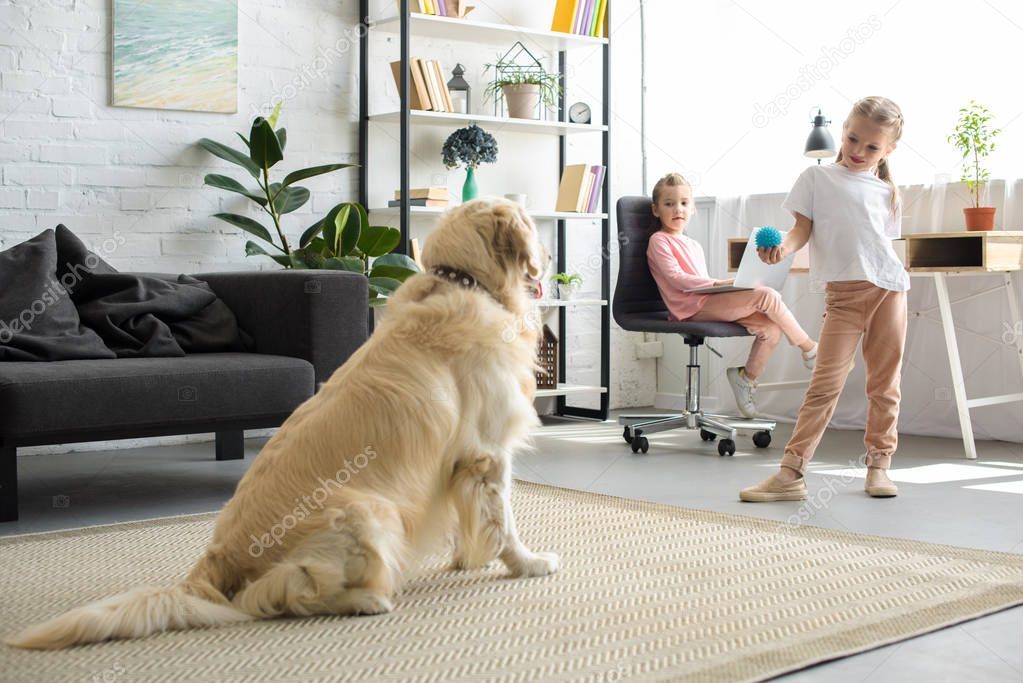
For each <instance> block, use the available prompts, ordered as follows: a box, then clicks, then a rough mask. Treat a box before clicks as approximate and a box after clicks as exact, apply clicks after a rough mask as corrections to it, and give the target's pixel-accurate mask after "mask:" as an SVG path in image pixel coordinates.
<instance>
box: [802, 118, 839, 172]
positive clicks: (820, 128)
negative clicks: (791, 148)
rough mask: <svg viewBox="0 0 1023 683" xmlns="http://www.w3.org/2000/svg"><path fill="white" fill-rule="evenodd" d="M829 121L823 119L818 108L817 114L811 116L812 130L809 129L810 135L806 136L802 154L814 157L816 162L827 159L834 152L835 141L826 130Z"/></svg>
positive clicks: (833, 154)
mask: <svg viewBox="0 0 1023 683" xmlns="http://www.w3.org/2000/svg"><path fill="white" fill-rule="evenodd" d="M829 123H831V121H829V120H827V119H825V118H824V114H823V113H822V112H821V110H820V109H818V110H817V116H815V117H813V130H811V131H810V136H809V137H808V138H806V148H805V149H804V150H803V155H804V156H808V157H810V158H811V159H816V160H817V163H818V164H820V163H821V159H827V158H828V157H833V156H835V154H836V151H835V141H834V140H833V139H832V137H831V133H829V132H828V124H829Z"/></svg>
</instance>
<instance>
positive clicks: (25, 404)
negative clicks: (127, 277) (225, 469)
mask: <svg viewBox="0 0 1023 683" xmlns="http://www.w3.org/2000/svg"><path fill="white" fill-rule="evenodd" d="M314 386H315V385H314V382H313V366H312V365H311V364H310V363H309V362H308V361H305V360H302V359H299V358H289V357H285V356H271V355H262V354H250V353H213V354H191V355H188V356H185V357H183V358H118V359H109V360H76V361H61V362H59V363H0V406H2V410H0V434H2V435H4V439H5V440H7V441H11V442H13V441H16V440H18V439H26V438H29V437H33V436H35V437H39V436H45V435H53V437H54V438H59V437H61V436H62V435H69V434H74V435H80V436H78V437H76V438H78V440H83V441H84V440H88V438H87V436H86V435H87V434H88V432H90V431H97V432H101V431H103V430H106V429H114V428H116V429H131V428H136V429H139V430H143V429H152V428H158V427H168V428H170V427H175V426H177V425H183V426H185V427H187V426H188V425H191V424H196V423H209V422H212V421H230V420H233V419H236V420H241V419H254V418H258V417H260V416H266V417H268V418H269V417H274V418H278V419H279V418H280V417H281V416H283V415H287V414H288V413H290V412H291V411H292V410H294V409H295V408H296V407H297V406H298V405H299V404H300V403H302V401H304V400H306V399H307V398H309V397H310V396H312V395H313V391H314ZM181 431H182V433H187V432H189V429H187V428H185V429H182V430H181ZM192 431H194V430H192ZM55 442H56V441H55Z"/></svg>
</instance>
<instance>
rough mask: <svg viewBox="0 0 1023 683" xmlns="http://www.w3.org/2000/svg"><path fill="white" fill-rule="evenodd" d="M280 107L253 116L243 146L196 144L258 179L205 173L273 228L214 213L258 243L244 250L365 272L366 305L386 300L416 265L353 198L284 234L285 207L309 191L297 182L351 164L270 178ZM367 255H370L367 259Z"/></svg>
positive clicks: (294, 263)
mask: <svg viewBox="0 0 1023 683" xmlns="http://www.w3.org/2000/svg"><path fill="white" fill-rule="evenodd" d="M279 113H280V105H278V106H277V107H276V108H275V109H274V111H273V113H272V114H271V115H270V116H269V117H268V118H263V117H262V116H258V117H256V119H255V120H254V121H253V122H252V127H251V129H250V130H249V136H248V137H245V136H244V135H242V134H241V133H238V137H239V138H240V139H241V141H242V142H243V143H244V145H245V150H244V151H242V150H238V149H235V148H233V147H229V146H227V145H225V144H222V143H219V142H216V141H215V140H210V139H209V138H203V139H201V140H199V145H200V146H201V147H202V148H203V149H205V150H206V151H208V152H209V153H210V154H213V155H214V156H216V157H220V158H221V159H224V160H225V161H229V162H231V163H233V164H237V165H238V166H241V167H242V168H243V169H245V170H246V171H247V172H248V174H249V175H250V176H252V178H253V179H254V180H255V182H256V185H257V189H255V190H253V189H251V188H249V187H247V186H245V185H243V184H242V183H241V182H239V181H237V180H235V179H234V178H231V177H230V176H226V175H221V174H218V173H210V174H207V175H206V177H205V184H206V185H209V186H210V187H215V188H218V189H221V190H227V191H228V192H233V193H235V194H239V195H242V196H243V197H247V198H248V199H250V200H251V201H252V202H254V203H255V204H257V205H258V206H259V208H260V209H262V211H263V212H264V213H266V214H267V215H268V216H269V217H270V220H271V222H272V224H273V232H271V231H270V229H268V228H267V227H266V226H265V225H263V223H261V222H259V221H257V220H256V219H254V218H250V217H249V216H244V215H241V214H237V213H226V212H221V213H215V214H213V217H214V218H218V219H220V220H222V221H224V222H226V223H230V224H231V225H233V226H235V227H237V228H241V229H242V230H244V231H245V232H247V233H249V234H251V235H253V236H255V237H258V238H259V239H260V240H261V241H262V243H263V244H266V245H267V246H268V247H269V248H270V251H267V249H266V248H265V247H264V246H263V244H261V243H259V242H254V241H252V240H249V241H247V242H246V243H245V254H246V256H267V257H269V258H271V259H273V260H274V261H275V262H276V263H278V264H279V265H281V266H283V267H284V268H325V269H331V270H348V271H352V272H356V273H362V274H363V275H365V276H366V277H367V278H368V279H369V305H370V306H379V305H382V304H383V303H386V301H387V297H388V296H390V295H391V294H393V293H394V291H395V290H396V289H398V287H399V286H400V285H401V283H402V282H404V281H405V280H406V279H407V278H408V277H410V276H411V275H413V274H414V273H417V272H419V267H418V266H417V265H416V263H415V261H413V260H412V259H410V258H409V257H408V256H405V255H404V254H394V253H391V252H392V251H393V250H394V248H395V247H397V246H398V243H399V242H400V241H401V233H400V231H399V230H398V229H397V228H392V227H388V226H381V225H370V224H369V217H368V215H367V213H366V209H365V208H364V207H363V206H362V205H361V204H359V203H357V202H341V203H339V204H337V205H335V206H334V207H332V208H331V209H330V210H329V211H328V212H327V214H326V215H325V216H323V217H322V218H320V219H319V220H317V221H316V222H315V223H313V224H312V225H310V226H309V227H308V228H306V229H305V230H304V231H303V232H302V234H301V237H300V238H299V240H298V246H297V247H295V246H294V245H293V244H292V243H291V242H289V241H288V237H287V234H286V233H285V231H284V229H283V227H282V225H281V221H282V219H283V218H284V216H285V215H286V214H289V213H292V212H293V211H295V210H296V209H299V208H301V207H302V206H304V205H305V204H306V202H308V201H309V190H308V189H306V188H304V187H301V186H300V185H297V183H298V182H300V181H302V180H305V179H307V178H312V177H314V176H318V175H323V174H325V173H331V172H333V171H337V170H340V169H342V168H350V167H352V166H354V165H355V164H324V165H322V166H312V167H309V168H303V169H300V170H298V171H292V172H291V173H288V174H287V175H285V176H284V178H283V179H282V180H281V181H279V182H271V178H270V169H271V168H273V167H274V166H275V165H276V164H277V163H278V162H280V161H282V160H283V159H284V149H285V146H286V145H287V140H288V136H287V131H286V130H285V129H284V128H278V129H277V130H274V127H275V126H276V124H277V117H278V115H279ZM371 259H372V260H371Z"/></svg>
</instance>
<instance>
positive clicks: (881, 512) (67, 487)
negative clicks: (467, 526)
mask: <svg viewBox="0 0 1023 683" xmlns="http://www.w3.org/2000/svg"><path fill="white" fill-rule="evenodd" d="M790 429H791V428H790V427H789V426H787V425H779V428H778V431H777V432H776V433H775V440H774V444H773V445H772V446H771V447H770V448H768V449H765V450H758V449H754V448H753V447H752V444H751V443H750V442H749V440H748V439H741V440H740V441H739V443H738V447H739V451H738V452H737V453H736V454H735V456H734V457H730V458H721V457H718V455H717V451H716V449H715V447H714V445H713V444H705V443H702V442H701V441H700V440H699V436H697V435H696V434H695V433H693V432H686V433H677V434H661V435H653V436H652V437H651V439H650V441H651V447H650V452H649V453H648V454H646V455H633V454H632V453H631V451H630V449H629V448H628V446H626V445H625V443H624V442H623V441H622V439H621V428H620V427H618V426H617V425H616V424H613V423H605V424H593V423H571V422H562V421H550V423H549V424H547V425H546V426H545V427H544V428H543V429H542V430H541V431H540V432H539V433H538V437H537V449H536V452H534V453H529V454H525V455H523V456H522V457H520V458H519V460H518V461H517V463H516V476H517V477H519V478H521V479H526V480H529V481H536V482H542V483H547V484H553V485H557V486H564V487H569V488H575V489H583V490H588V491H595V492H600V493H608V494H613V495H618V496H624V497H628V498H636V499H643V500H649V501H656V502H662V503H670V504H675V505H683V506H687V507H693V508H699V509H705V510H716V511H721V512H730V513H735V514H743V515H754V516H757V517H763V518H765V519H774V520H779V521H785V520H788V519H789V517H790V516H791V515H793V514H802V515H806V516H808V521H807V523H808V524H812V525H816V526H823V527H831V528H836V529H845V530H849V531H856V532H863V533H870V534H879V535H887V536H896V537H900V538H911V539H917V540H921V541H930V542H934V543H945V544H950V545H958V546H967V547H973V548H983V549H988V550H998V551H1005V552H1015V553H1023V515H1021V513H1023V445H1020V444H1011V443H1002V442H981V443H978V444H977V449H978V453H979V458H978V460H977V461H974V462H969V461H967V460H965V459H963V457H962V445H961V443H959V442H957V441H954V440H951V439H934V438H925V437H915V436H903V437H902V439H901V443H900V449H899V455H898V458H897V462H896V468H897V469H896V471H895V472H894V473H893V478H897V480H898V479H902V481H899V486H900V495H899V497H898V498H894V499H888V500H880V499H871V498H868V497H866V495H865V494H864V493H863V491H862V485H863V481H862V479H861V478H858V477H856V478H854V477H853V476H852V475H850V474H848V473H843V472H842V470H843V469H845V468H847V467H850V466H853V467H855V460H856V458H857V456H858V455H859V454H860V453H861V452H862V443H861V438H862V435H861V433H858V432H851V431H836V430H831V431H829V432H828V433H827V434H826V435H825V438H824V441H823V442H822V444H821V447H820V449H819V450H818V452H817V457H816V458H815V460H814V466H813V470H812V471H811V473H810V474H809V475H808V483H809V487H810V493H811V498H810V500H809V501H806V502H805V503H774V504H759V505H753V504H744V503H740V502H739V501H738V498H737V493H738V490H739V489H740V488H742V487H743V486H746V485H749V484H751V483H754V482H756V481H758V480H760V479H762V478H763V477H765V476H767V475H768V474H769V473H770V472H771V471H773V469H774V467H775V466H776V465H777V462H778V460H779V458H780V456H781V446H782V445H783V444H784V442H785V439H786V437H787V436H788V433H789V431H790ZM261 445H262V441H261V440H250V441H249V442H247V444H246V450H247V457H246V459H245V460H244V461H234V462H219V463H218V462H215V461H214V460H213V459H212V444H189V445H182V446H166V447H160V448H147V449H129V450H115V451H104V452H94V453H72V454H67V455H45V456H35V457H27V458H21V459H20V461H19V469H20V477H19V479H20V487H21V520H20V521H18V522H15V523H8V524H0V535H9V534H18V533H30V532H39V531H49V530H54V529H66V528H72V527H77V526H85V525H90V524H105V523H112V522H119V521H127V520H136V519H146V518H152V517H161V516H170V515H179V514H185V513H193V512H207V511H213V510H216V509H218V508H219V507H220V506H221V505H222V504H223V503H224V502H225V501H226V500H227V499H228V498H229V497H230V496H231V493H232V491H233V489H234V486H235V484H236V483H237V481H238V479H239V478H240V476H241V475H242V473H243V472H244V471H245V469H246V468H247V467H248V466H249V465H250V464H251V463H252V459H253V457H254V456H255V455H256V453H258V451H259V448H260V446H261ZM910 479H911V480H912V481H909V480H910ZM978 486H979V487H987V488H974V487H978ZM999 489H1001V490H999ZM1021 634H1023V608H1016V609H1013V610H1007V611H1005V612H1001V613H999V614H996V615H992V616H989V617H985V618H983V619H978V620H975V621H972V622H969V623H966V624H963V625H960V626H956V627H953V628H949V629H945V630H943V631H939V632H937V633H932V634H929V635H925V636H922V637H919V638H914V639H912V640H908V641H904V642H902V643H898V644H895V645H892V646H889V647H884V648H880V649H877V650H874V651H871V652H867V653H864V654H861V655H858V656H855V657H848V658H845V659H842V660H838V661H835V662H830V663H826V664H823V665H820V666H817V667H813V668H811V669H808V670H806V671H803V672H800V673H797V674H794V675H791V676H787V677H785V680H786V681H872V682H877V681H904V680H907V679H909V680H912V679H922V680H928V681H1023V649H1021V648H1020V647H1019V643H1020V642H1021Z"/></svg>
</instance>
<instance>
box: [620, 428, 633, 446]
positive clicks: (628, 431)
mask: <svg viewBox="0 0 1023 683" xmlns="http://www.w3.org/2000/svg"><path fill="white" fill-rule="evenodd" d="M622 438H623V439H625V443H632V428H631V427H629V426H628V425H626V427H625V431H624V432H622Z"/></svg>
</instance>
